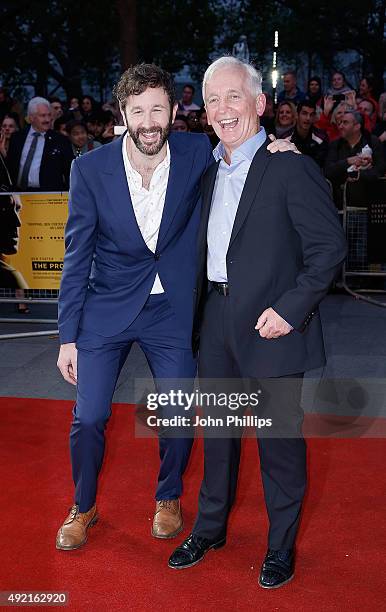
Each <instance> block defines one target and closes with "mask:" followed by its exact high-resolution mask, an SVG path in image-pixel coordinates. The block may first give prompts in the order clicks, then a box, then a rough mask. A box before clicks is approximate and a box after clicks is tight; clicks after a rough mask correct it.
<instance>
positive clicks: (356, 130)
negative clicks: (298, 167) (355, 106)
mask: <svg viewBox="0 0 386 612" xmlns="http://www.w3.org/2000/svg"><path fill="white" fill-rule="evenodd" d="M339 131H340V138H339V139H338V140H335V141H334V142H332V143H330V145H329V149H328V156H327V160H326V165H325V174H326V177H327V178H328V179H329V180H330V181H331V182H332V183H333V185H335V186H339V185H341V184H342V183H345V182H346V181H347V180H348V179H350V180H359V181H361V182H362V183H368V182H371V181H374V180H377V179H378V178H379V177H381V176H383V174H384V171H385V163H384V158H383V152H382V145H381V143H380V141H379V139H378V138H377V137H376V136H374V135H372V134H370V133H369V132H367V131H366V130H365V129H364V118H363V116H362V115H361V113H360V112H359V111H357V110H347V111H346V112H345V113H344V115H343V118H342V120H341V121H340V123H339Z"/></svg>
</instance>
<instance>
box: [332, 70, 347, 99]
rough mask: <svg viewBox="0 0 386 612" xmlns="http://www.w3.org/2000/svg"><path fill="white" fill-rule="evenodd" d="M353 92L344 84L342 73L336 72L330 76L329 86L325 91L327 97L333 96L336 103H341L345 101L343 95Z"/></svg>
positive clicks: (344, 78)
mask: <svg viewBox="0 0 386 612" xmlns="http://www.w3.org/2000/svg"><path fill="white" fill-rule="evenodd" d="M351 91H354V90H353V88H352V87H351V86H350V85H349V84H348V83H347V82H346V77H345V75H344V73H343V72H341V71H339V70H336V71H335V72H333V74H332V76H331V85H330V87H329V88H328V89H327V95H329V96H334V99H335V101H336V102H341V101H342V100H344V99H345V94H347V93H349V92H351Z"/></svg>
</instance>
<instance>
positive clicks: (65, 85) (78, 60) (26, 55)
mask: <svg viewBox="0 0 386 612" xmlns="http://www.w3.org/2000/svg"><path fill="white" fill-rule="evenodd" d="M385 5H386V0H339V2H331V0H307V2H304V0H264V1H262V0H203V1H202V2H197V1H196V0H184V1H183V2H181V1H180V0H163V1H162V2H160V1H159V0H141V2H136V0H114V2H112V3H98V2H95V1H94V2H91V1H90V0H83V2H79V0H77V1H76V2H75V0H66V2H63V1H62V0H51V1H50V2H44V1H42V0H28V1H27V0H18V2H13V1H12V0H8V2H6V1H4V0H3V2H2V3H1V4H0V19H1V23H2V36H1V38H0V77H1V81H2V82H3V84H5V85H8V86H9V87H10V88H11V89H13V90H14V89H15V88H17V86H27V85H28V86H32V87H34V90H35V93H36V94H43V95H47V94H49V93H51V94H52V93H54V91H55V89H57V88H62V89H63V90H64V91H65V93H66V94H67V95H71V94H73V93H78V92H80V91H81V89H82V87H83V88H85V89H87V88H88V86H92V87H93V89H94V90H97V91H98V92H99V95H100V97H103V96H104V95H105V92H107V91H109V89H110V87H111V84H112V83H113V82H114V80H115V79H116V77H117V75H118V74H119V72H120V71H121V69H122V68H123V69H125V68H126V67H127V66H128V65H129V64H130V63H134V62H136V61H147V62H149V61H153V62H156V63H159V64H160V65H162V66H163V67H164V68H166V69H168V70H170V71H171V72H172V73H177V72H178V71H179V70H180V69H181V68H182V67H183V66H184V64H187V65H189V66H190V68H191V73H192V76H193V77H196V78H198V79H199V78H200V77H201V75H202V72H203V70H204V68H205V67H206V65H207V64H208V61H209V58H210V57H213V54H214V55H215V54H220V53H222V52H228V53H229V52H230V50H231V48H232V45H233V44H234V42H235V41H236V40H237V39H238V37H239V36H240V34H246V35H247V37H248V43H249V47H250V51H251V55H252V57H253V58H254V59H255V60H256V61H257V62H258V63H259V64H260V65H262V64H263V65H264V63H265V64H267V62H266V60H267V57H269V54H270V51H271V50H272V43H273V35H274V31H275V30H276V29H278V30H279V31H280V57H281V58H282V59H285V61H286V62H287V63H291V62H293V63H294V64H295V65H296V60H297V59H298V58H299V57H302V58H303V57H306V58H307V61H308V69H309V71H310V70H312V68H313V64H314V62H315V60H318V62H319V64H320V62H322V63H323V64H324V65H325V66H330V67H331V68H332V67H335V68H338V67H339V66H336V65H335V60H336V57H337V54H338V53H339V52H341V51H347V50H355V51H356V52H357V53H359V54H360V56H361V57H362V65H363V69H364V70H366V71H367V72H372V73H373V74H374V75H375V77H376V79H377V80H378V83H379V85H380V86H381V82H382V75H383V70H384V57H385V42H384V27H385Z"/></svg>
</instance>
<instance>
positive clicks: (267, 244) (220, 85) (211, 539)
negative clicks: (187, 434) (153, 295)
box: [169, 57, 346, 607]
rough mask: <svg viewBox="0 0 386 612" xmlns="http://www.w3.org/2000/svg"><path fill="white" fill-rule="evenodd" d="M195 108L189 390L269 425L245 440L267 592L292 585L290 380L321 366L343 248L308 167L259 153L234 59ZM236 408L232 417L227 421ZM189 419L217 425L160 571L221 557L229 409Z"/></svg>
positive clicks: (259, 104) (295, 393)
mask: <svg viewBox="0 0 386 612" xmlns="http://www.w3.org/2000/svg"><path fill="white" fill-rule="evenodd" d="M232 92H234V94H235V95H234V96H232V95H231V93H232ZM203 97H204V100H205V105H206V109H207V112H208V118H209V121H210V123H212V124H213V127H214V129H215V131H216V133H217V135H218V137H219V138H220V143H219V145H218V147H216V149H215V151H214V157H215V159H216V161H217V163H216V164H214V165H213V166H212V167H211V168H209V170H208V171H207V172H206V174H205V175H204V177H203V181H202V191H203V202H202V213H201V223H200V228H199V233H198V236H199V238H198V261H199V263H198V275H197V298H196V316H195V322H196V324H195V329H194V332H193V336H194V337H195V338H197V341H198V336H199V341H200V344H199V367H198V371H199V380H200V388H201V390H202V391H203V392H204V393H206V394H207V395H208V397H211V396H213V393H214V397H220V394H225V395H227V394H228V393H229V392H231V393H236V394H237V393H240V392H242V390H244V392H245V391H246V390H250V389H253V390H255V393H256V395H258V397H259V401H258V408H257V410H256V411H255V413H256V414H258V415H259V417H264V418H271V421H272V427H273V430H272V429H271V430H270V432H269V433H268V435H267V434H266V435H264V433H262V432H261V430H258V431H259V435H258V446H259V454H260V470H261V476H262V481H263V487H264V495H265V504H266V509H267V514H268V517H269V533H268V550H267V552H266V556H265V559H264V562H263V564H262V566H261V570H260V575H259V579H258V584H259V586H261V587H262V588H267V589H274V588H278V587H281V586H283V585H284V584H286V583H288V582H289V581H290V580H292V578H293V577H294V572H295V542H296V537H297V531H298V527H299V523H300V516H301V509H302V504H303V498H304V494H305V490H306V484H307V482H306V481H307V476H306V444H305V440H304V438H303V436H302V422H303V418H304V413H303V410H302V407H301V391H302V379H303V374H304V372H305V371H307V370H310V369H313V368H315V367H320V366H322V365H323V364H324V363H325V354H324V346H323V335H322V329H321V323H320V317H319V312H318V305H319V303H320V301H321V300H322V299H323V297H324V296H325V295H326V294H327V291H328V289H329V287H330V284H331V283H332V282H333V280H334V278H335V276H336V274H337V273H338V272H339V269H340V267H341V264H342V262H343V260H344V258H345V255H346V244H345V239H344V234H343V230H342V228H341V226H340V223H339V219H338V215H337V213H336V210H335V208H334V205H333V202H332V200H331V195H330V190H329V188H328V186H327V183H326V181H325V179H324V177H323V175H322V174H321V172H320V171H319V169H318V167H317V166H316V164H315V163H314V162H313V161H312V160H310V159H309V158H308V156H307V155H294V154H293V153H291V152H289V153H285V154H282V155H270V154H269V153H268V152H267V145H268V143H269V142H270V141H269V139H268V138H267V136H266V133H265V130H264V128H260V125H259V117H260V116H261V115H262V114H263V112H264V104H265V98H264V94H262V89H261V75H260V73H259V72H257V71H256V69H255V68H254V67H253V66H247V65H246V64H244V63H243V62H241V61H239V60H237V59H236V58H231V57H223V58H220V59H218V60H216V61H215V62H214V63H213V64H211V65H210V66H209V68H208V69H207V71H206V73H205V75H204V81H203ZM259 391H260V394H259ZM236 396H237V395H236ZM250 397H251V396H250ZM250 397H249V398H248V395H247V398H248V399H249V400H250ZM228 398H229V395H228ZM247 403H248V404H249V403H250V401H248V402H247ZM245 406H246V403H245V404H244V405H243V406H241V403H240V405H239V407H238V408H237V406H235V410H237V412H236V414H237V417H238V420H239V421H240V420H242V418H241V417H242V416H243V414H244V411H245ZM203 411H204V417H207V418H208V417H209V416H210V417H211V419H212V422H213V421H214V419H215V417H219V420H221V419H222V423H223V426H221V425H220V426H219V427H217V428H216V427H214V426H208V427H206V428H205V431H204V454H205V456H204V478H203V481H202V484H201V489H200V494H199V503H198V514H197V517H196V521H195V523H194V527H193V530H192V532H191V534H190V535H189V536H188V537H187V538H186V539H185V540H184V542H182V544H181V545H180V546H178V547H177V548H176V550H175V551H174V552H173V553H172V555H171V557H170V559H169V567H170V568H172V569H178V570H182V569H186V568H191V567H192V566H194V565H196V564H197V563H199V562H200V561H202V559H203V558H204V556H205V555H206V553H207V552H208V551H209V550H211V549H218V548H220V547H222V546H224V545H225V544H226V539H227V532H228V526H229V516H230V512H231V509H232V506H233V505H234V502H235V498H236V494H237V480H238V471H239V463H240V452H241V438H242V427H240V426H237V425H234V426H232V422H231V423H230V424H229V423H228V418H227V417H229V415H230V414H231V413H232V410H230V409H229V406H224V407H221V406H220V405H219V404H216V405H215V406H214V403H212V402H210V401H209V406H205V405H204V407H203ZM250 519H251V520H252V519H253V512H252V513H251V515H250ZM244 535H245V534H244ZM314 557H315V559H318V552H317V551H315V552H314ZM236 563H237V557H236V556H235V560H234V564H236ZM271 607H274V604H273V603H271Z"/></svg>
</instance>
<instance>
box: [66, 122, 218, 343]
mask: <svg viewBox="0 0 386 612" xmlns="http://www.w3.org/2000/svg"><path fill="white" fill-rule="evenodd" d="M122 138H123V137H121V138H119V139H117V140H115V141H113V142H112V143H110V144H107V145H104V146H103V147H100V148H99V149H96V150H94V151H91V152H90V153H87V154H85V155H83V156H82V157H79V158H77V159H76V160H74V162H73V164H72V169H71V177H70V197H69V218H68V222H67V226H66V233H65V244H66V254H65V258H64V267H63V274H62V281H61V288H60V296H59V334H60V340H61V343H66V342H75V341H76V339H77V335H78V330H79V328H80V327H82V328H83V329H87V330H91V331H94V332H95V333H97V334H99V335H102V336H105V337H111V336H113V335H116V334H118V333H120V332H122V331H123V330H124V329H126V328H127V327H128V326H129V325H130V324H131V323H132V321H133V320H134V319H135V318H136V317H137V315H138V314H139V312H140V311H141V309H142V307H143V306H144V304H145V302H146V300H147V298H148V297H149V294H150V291H151V288H152V286H153V283H154V280H155V277H156V274H157V273H158V274H159V277H160V279H161V283H162V286H163V288H164V290H165V292H166V295H167V297H168V299H169V301H170V303H171V306H172V308H173V310H174V312H175V314H176V316H177V319H178V321H179V322H180V325H181V326H183V329H186V334H187V336H190V334H191V331H192V320H193V307H194V296H195V293H194V292H195V281H196V259H197V250H196V249H197V246H196V240H197V229H198V224H199V216H200V208H201V200H200V181H201V177H202V174H203V173H204V171H205V169H206V168H207V167H208V166H209V165H210V164H211V162H212V160H213V157H212V148H211V146H210V143H209V140H208V138H207V137H206V136H204V135H202V134H175V133H171V134H170V136H169V140H168V141H169V147H170V174H169V181H168V186H167V192H166V198H165V205H164V210H163V215H162V221H161V226H160V231H159V236H158V242H157V248H156V252H155V253H153V252H152V251H150V249H149V248H148V247H147V246H146V244H145V242H144V240H143V238H142V234H141V232H140V230H139V227H138V224H137V221H136V217H135V213H134V209H133V206H132V202H131V198H130V192H129V188H128V185H127V179H126V174H125V169H124V164H123V157H122Z"/></svg>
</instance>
